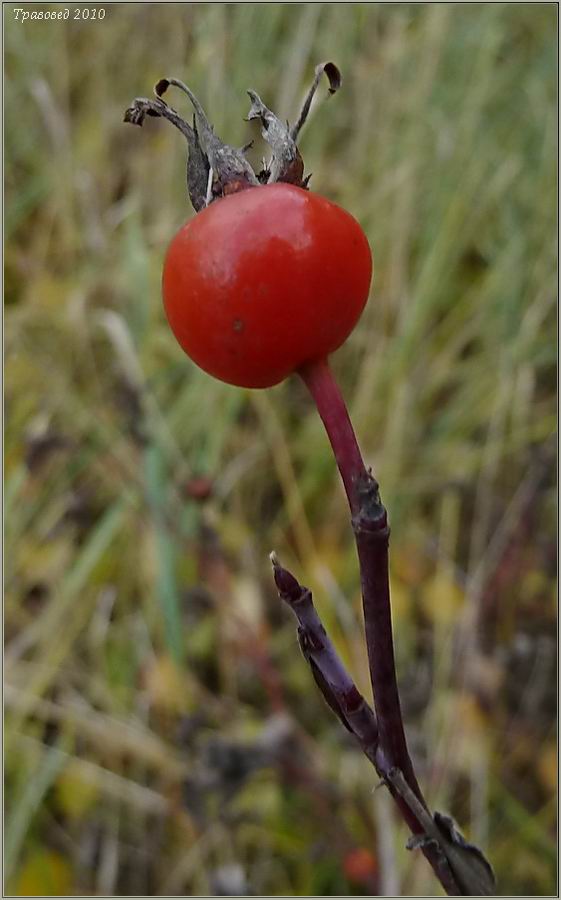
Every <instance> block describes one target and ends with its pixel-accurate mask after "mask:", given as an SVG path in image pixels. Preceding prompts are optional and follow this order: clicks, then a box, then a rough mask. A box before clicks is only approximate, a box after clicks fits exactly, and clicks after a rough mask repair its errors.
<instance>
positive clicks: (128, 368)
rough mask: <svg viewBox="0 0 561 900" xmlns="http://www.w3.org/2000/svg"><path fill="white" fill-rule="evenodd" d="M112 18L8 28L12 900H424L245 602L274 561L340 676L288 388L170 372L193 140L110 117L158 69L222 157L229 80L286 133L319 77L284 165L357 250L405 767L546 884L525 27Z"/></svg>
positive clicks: (341, 623)
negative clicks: (359, 244) (281, 120)
mask: <svg viewBox="0 0 561 900" xmlns="http://www.w3.org/2000/svg"><path fill="white" fill-rule="evenodd" d="M33 8H34V7H27V9H28V10H31V9H33ZM36 8H37V9H39V7H36ZM40 8H41V9H43V10H45V9H56V8H57V7H55V6H52V7H45V6H43V7H40ZM58 8H64V7H58ZM89 8H90V9H93V8H96V9H100V8H103V7H101V6H97V7H93V6H92V7H89ZM71 9H72V10H73V9H74V7H71ZM105 9H106V15H105V19H104V20H103V21H99V20H98V21H73V20H72V18H71V19H70V20H69V21H66V22H29V21H28V22H26V23H24V24H22V23H21V22H16V21H15V20H14V15H13V10H12V8H11V7H10V6H6V5H5V6H4V27H5V32H4V33H5V63H6V74H7V81H6V92H5V116H6V119H5V122H6V128H5V150H6V191H5V227H6V244H5V296H6V311H5V351H6V353H5V357H6V359H5V375H6V391H5V400H6V404H5V409H6V428H5V504H6V505H5V512H6V515H5V549H6V555H5V559H6V564H5V588H6V593H5V641H6V649H5V705H6V712H5V724H6V730H5V780H6V792H5V796H6V832H5V866H6V885H5V887H6V890H7V891H9V892H12V893H14V892H15V893H19V894H22V895H32V894H43V895H45V894H46V895H49V894H51V895H57V894H64V893H88V894H92V893H93V894H95V893H98V894H119V895H132V894H148V895H155V894H187V895H190V894H244V893H253V894H256V895H260V894H273V895H275V894H285V895H304V894H319V895H332V894H347V893H352V894H384V893H385V894H390V895H391V894H393V893H402V894H411V895H413V894H415V895H419V894H420V895H422V894H434V893H438V892H439V890H440V889H439V887H438V886H437V885H436V882H435V880H434V878H433V876H432V873H431V872H430V870H429V869H428V867H427V866H426V863H425V862H424V860H422V859H418V858H417V855H416V854H412V853H407V852H406V851H405V849H404V844H405V840H406V833H405V831H404V829H403V827H402V826H401V824H400V823H399V822H398V821H397V820H396V818H395V816H394V813H393V809H392V808H391V805H390V803H389V801H387V798H386V797H385V796H384V792H383V791H378V792H376V793H375V794H374V793H371V790H372V788H373V787H374V785H375V783H376V779H375V776H374V773H373V771H372V770H371V768H370V767H369V765H368V763H367V762H366V760H365V759H363V758H362V757H361V755H360V753H359V752H358V751H357V749H356V748H355V747H354V745H352V744H351V743H349V741H348V740H347V736H346V735H345V734H343V733H342V730H341V728H340V727H339V725H338V723H337V722H336V721H335V719H334V718H333V716H332V715H331V713H330V711H329V710H328V709H327V708H326V707H325V705H324V704H323V701H322V700H321V699H320V697H319V694H318V693H317V691H316V690H315V689H314V686H313V684H312V682H311V679H310V677H309V673H308V671H307V670H306V666H305V664H304V662H303V660H302V659H301V657H300V655H299V652H298V648H297V644H296V640H295V628H294V622H293V621H292V619H291V617H290V615H289V613H288V612H287V611H286V610H285V609H283V608H281V605H280V601H279V600H278V599H277V597H276V594H275V591H274V590H273V586H272V583H271V582H272V579H271V576H270V571H269V567H268V557H267V554H268V552H269V551H270V550H271V549H272V548H273V547H274V548H275V549H276V550H277V551H278V552H279V554H280V556H281V559H283V561H285V562H286V564H287V565H290V566H291V567H293V569H294V571H295V573H296V574H297V575H299V576H300V577H301V579H302V580H303V581H304V582H305V583H307V584H309V585H310V586H311V587H312V588H313V590H314V592H315V598H316V601H317V606H318V608H319V609H320V611H321V614H322V616H323V617H324V620H325V622H326V624H327V625H328V627H329V628H330V630H331V633H332V635H333V637H334V640H335V642H336V644H337V646H338V648H339V650H340V652H341V654H342V656H343V657H344V659H345V660H346V661H347V663H348V665H349V666H350V668H351V670H352V672H353V674H354V676H355V678H356V680H357V682H358V683H359V685H360V686H361V687H362V689H363V690H365V691H367V690H368V672H367V665H366V654H365V648H364V641H363V635H362V624H361V612H360V597H359V584H358V571H357V564H356V559H355V551H354V547H353V542H352V535H351V531H350V528H349V525H348V521H347V515H346V509H345V501H344V496H343V493H342V490H341V488H340V485H339V483H338V480H337V476H336V471H335V466H334V463H333V461H332V458H331V456H330V453H329V450H328V445H327V441H326V439H325V436H324V434H323V432H322V428H321V425H320V423H319V420H318V418H317V415H316V414H315V413H314V411H313V409H312V408H311V405H310V402H309V400H308V398H307V396H306V394H305V392H304V390H303V388H302V387H301V386H300V384H299V383H298V382H297V380H296V379H292V380H290V381H288V382H287V383H285V384H283V385H281V386H279V387H277V388H275V389H273V390H269V391H266V392H251V391H244V390H238V389H235V388H232V387H229V386H226V385H223V384H220V383H218V382H215V381H213V380H212V379H211V378H210V377H208V376H206V375H205V374H203V373H202V372H200V371H198V370H197V369H196V368H195V367H194V365H192V364H191V363H190V361H189V360H188V359H187V358H186V357H184V356H183V355H182V354H181V352H180V350H179V348H178V346H177V345H176V344H175V342H174V339H173V338H172V336H171V333H170V332H169V331H168V328H167V326H166V324H165V320H164V315H163V311H162V306H161V301H160V271H161V263H162V257H163V254H164V252H165V249H166V246H167V243H168V241H169V240H170V237H171V236H172V234H173V233H174V232H175V230H176V229H177V227H178V226H179V225H180V224H181V223H182V222H183V221H184V220H185V219H186V218H187V217H188V216H189V215H191V212H190V208H189V206H188V203H187V200H186V196H185V186H184V166H185V147H184V144H183V141H182V138H181V137H180V135H179V134H178V133H176V132H174V130H173V129H172V128H171V127H170V126H169V125H168V124H167V123H165V122H163V121H159V120H149V121H147V123H146V124H145V126H144V128H143V129H142V130H140V129H134V128H132V127H131V126H128V125H124V124H123V123H122V117H123V112H124V110H125V108H126V107H127V106H128V105H129V103H130V101H131V100H132V99H133V97H136V96H147V95H148V96H149V95H150V92H151V89H152V85H153V84H154V83H155V81H156V80H157V79H158V78H159V77H161V76H164V75H176V76H177V77H180V78H182V79H184V80H185V81H187V82H188V83H189V84H190V86H191V87H192V88H193V89H194V90H195V92H196V93H197V94H198V95H199V97H200V98H201V100H202V102H203V105H204V106H205V107H206V109H207V111H208V112H209V114H210V118H211V120H212V121H213V122H214V124H215V127H216V129H217V131H218V133H219V134H220V135H222V136H223V137H224V138H225V139H226V140H228V141H230V142H231V143H233V144H237V145H241V144H242V143H244V142H245V141H246V140H247V139H249V138H250V137H256V136H257V135H256V129H255V128H254V127H253V125H251V126H250V125H249V124H247V123H244V122H243V116H245V115H246V114H247V110H248V100H247V96H246V95H245V90H246V89H247V88H248V87H252V88H254V89H256V90H258V91H259V93H260V94H261V96H262V97H263V98H264V100H265V102H267V103H268V104H269V105H270V106H272V107H273V108H274V109H275V110H277V112H278V113H279V114H280V115H281V116H284V117H288V118H290V117H292V118H294V116H295V115H296V112H297V110H298V108H299V103H300V102H301V99H302V97H303V94H304V91H305V89H306V87H307V85H308V84H309V81H310V79H311V76H312V73H313V68H314V66H315V64H316V63H317V62H319V61H321V60H326V59H332V60H334V61H335V62H336V63H337V64H338V65H339V66H340V68H341V70H342V72H343V78H344V84H343V89H342V91H341V92H340V93H339V94H338V95H337V96H336V97H334V98H333V99H331V100H329V101H328V102H327V101H326V100H325V93H326V91H325V85H323V86H322V91H321V101H320V102H318V103H317V104H316V105H315V107H314V111H313V116H312V120H311V121H310V123H309V124H308V126H307V128H306V130H305V132H304V135H303V138H302V141H301V149H302V152H303V155H304V158H305V161H306V169H307V171H312V172H313V179H312V184H311V186H312V189H313V190H316V191H319V192H321V193H323V194H325V195H326V196H327V197H329V198H330V199H332V200H334V201H335V202H338V203H340V204H342V205H344V206H345V207H347V208H348V209H349V210H350V211H352V213H353V214H354V215H355V216H356V217H357V218H358V219H359V221H360V222H361V223H362V225H363V227H364V229H365V230H366V232H367V234H368V237H369V240H370V243H371V246H372V248H373V254H374V261H375V277H374V282H373V288H372V297H371V300H370V303H369V305H368V307H367V310H366V312H365V314H364V316H363V318H362V320H361V323H360V325H359V327H358V328H357V330H356V331H355V333H354V334H353V336H352V337H351V339H350V340H349V341H348V342H347V344H346V346H345V347H344V348H343V349H342V350H341V351H340V352H339V353H338V354H337V355H336V357H335V359H334V366H335V369H336V372H337V375H338V377H339V379H340V381H341V384H342V387H343V390H344V393H345V395H346V397H347V398H348V400H349V404H350V407H351V413H352V417H353V419H354V422H355V426H356V429H357V432H358V435H359V439H360V440H361V443H362V445H363V448H364V451H365V455H366V458H367V460H368V462H369V464H371V465H373V467H374V470H375V472H376V474H377V477H378V479H379V481H380V483H381V486H382V493H383V497H384V499H385V502H386V505H387V506H388V508H389V513H390V519H391V523H392V590H393V608H394V620H395V631H396V652H397V659H398V668H399V677H400V683H401V685H402V691H403V706H404V712H405V717H406V725H407V731H408V736H409V741H410V744H411V750H412V753H413V755H414V757H415V760H416V764H417V767H418V771H419V778H420V781H421V783H422V784H423V785H424V787H425V788H426V793H427V796H428V798H429V801H430V802H431V804H432V805H433V806H435V807H436V808H437V809H442V810H447V811H449V812H450V813H452V814H453V815H454V816H455V817H456V819H457V820H458V822H459V823H460V826H461V827H462V829H463V830H464V831H465V833H466V834H467V835H468V836H471V837H472V838H473V840H475V841H476V842H477V843H479V844H481V845H482V846H483V847H484V848H485V850H486V851H487V852H488V854H489V857H490V858H491V860H492V862H493V864H494V866H495V869H496V872H497V875H498V879H499V886H500V888H499V889H500V893H501V894H507V895H509V894H519V895H520V894H521V895H547V894H553V893H554V892H555V890H556V868H557V866H556V810H557V805H556V789H557V756H556V736H555V715H556V643H555V633H556V619H555V574H556V531H555V517H556V506H555V503H556V495H555V466H556V458H555V440H554V431H555V427H556V395H555V385H556V304H555V299H556V297H555V291H556V281H555V272H556V199H555V198H556V152H557V146H556V133H557V121H556V25H557V10H556V7H555V5H554V4H508V3H507V4H498V3H496V4H493V3H489V4H466V5H453V4H440V5H436V4H418V5H408V4H389V5H386V4H379V5H377V4H370V5H368V4H334V5H328V4H315V5H312V4H295V5H283V4H266V5H259V4H230V5H226V4H214V5H212V4H200V5H197V4H192V5H189V4H187V5H179V4H178V5H170V4H164V5H160V4H149V3H147V4H140V3H138V4H122V5H115V6H113V5H111V6H107V7H105ZM173 102H175V103H177V104H178V106H179V107H180V108H181V109H183V106H181V98H179V99H178V98H173ZM256 146H257V150H256V156H255V159H256V160H258V159H259V155H260V154H261V153H262V152H263V148H262V146H261V145H260V144H259V139H258V140H257V142H256Z"/></svg>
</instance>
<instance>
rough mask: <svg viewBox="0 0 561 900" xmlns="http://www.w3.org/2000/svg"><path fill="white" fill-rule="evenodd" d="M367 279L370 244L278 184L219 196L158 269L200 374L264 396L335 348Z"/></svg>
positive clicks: (332, 213)
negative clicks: (265, 391)
mask: <svg viewBox="0 0 561 900" xmlns="http://www.w3.org/2000/svg"><path fill="white" fill-rule="evenodd" d="M371 276H372V259H371V254H370V248H369V246H368V241H367V239H366V237H365V235H364V232H363V231H362V229H361V227H360V225H359V224H358V222H357V221H356V220H355V219H354V218H353V217H352V216H351V215H350V214H349V213H348V212H346V211H345V210H343V209H341V208H340V207H338V206H336V205H335V204H334V203H330V202H329V201H328V200H326V199H325V198H323V197H321V196H319V195H318V194H313V193H310V192H308V191H306V190H303V189H302V188H300V187H295V186H294V185H289V184H283V183H276V184H270V185H263V186H260V187H251V188H248V189H246V190H243V191H240V192H239V193H235V194H232V195H230V196H226V197H223V198H221V199H219V200H217V201H215V202H214V203H212V204H211V205H210V206H208V207H207V208H206V209H203V210H202V211H201V212H199V213H197V215H196V216H195V217H194V218H193V219H191V220H190V221H189V222H187V224H186V225H185V226H183V228H181V229H180V230H179V231H178V233H177V234H176V235H175V237H174V238H173V240H172V242H171V245H170V247H169V249H168V252H167V256H166V260H165V264H164V273H163V297H164V306H165V310H166V315H167V318H168V320H169V323H170V326H171V328H172V330H173V333H174V334H175V337H176V338H177V340H178V341H179V343H180V344H181V346H182V348H183V349H184V350H185V352H186V353H187V355H188V356H189V357H190V358H191V359H192V360H193V361H194V362H196V363H197V364H198V365H199V366H200V367H201V368H202V369H204V370H205V371H206V372H208V373H210V374H211V375H214V376H215V377H216V378H220V379H221V380H222V381H225V382H228V383H229V384H234V385H238V386H240V387H250V388H265V387H270V386H271V385H274V384H278V383H279V382H280V381H282V380H283V379H284V378H286V376H287V375H289V374H290V373H291V372H294V371H296V370H297V369H300V368H301V367H302V366H303V365H305V364H307V363H310V362H313V361H314V360H319V359H323V358H324V357H326V356H328V355H329V354H330V353H332V352H333V351H334V350H337V348H338V347H340V346H341V344H342V343H343V342H344V341H345V340H346V338H347V337H348V335H349V334H350V333H351V331H352V330H353V328H354V326H355V325H356V323H357V321H358V319H359V317H360V314H361V313H362V310H363V308H364V305H365V303H366V300H367V298H368V291H369V287H370V280H371Z"/></svg>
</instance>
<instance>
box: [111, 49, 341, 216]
mask: <svg viewBox="0 0 561 900" xmlns="http://www.w3.org/2000/svg"><path fill="white" fill-rule="evenodd" d="M323 74H325V75H326V76H327V78H328V80H329V93H330V94H334V93H335V91H337V90H338V89H339V87H340V86H341V73H340V72H339V69H338V68H337V66H336V65H334V63H331V62H327V63H321V64H320V65H319V66H316V70H315V75H314V80H313V82H312V85H311V87H310V89H309V91H308V94H307V96H306V99H305V101H304V104H303V106H302V109H301V111H300V114H299V116H298V119H297V120H296V123H295V124H294V125H293V126H292V127H291V126H290V125H289V124H288V123H284V122H282V121H281V120H280V119H279V118H278V117H277V116H276V115H275V114H274V113H273V112H272V111H271V110H270V109H269V108H268V107H267V106H265V104H264V103H263V101H262V100H261V98H260V97H259V95H258V94H257V93H256V92H255V91H248V94H249V97H250V100H251V108H250V110H249V114H248V116H247V121H252V120H254V119H258V120H259V121H260V122H261V128H262V134H263V137H264V139H265V140H266V141H267V143H268V144H269V146H270V148H271V159H270V160H269V161H268V162H267V163H266V164H265V165H264V167H263V168H262V169H261V171H260V172H257V173H256V172H254V170H253V169H252V167H251V165H250V164H249V162H248V161H247V159H246V157H245V153H246V151H247V150H248V149H249V148H250V147H251V144H247V145H246V146H245V147H242V148H241V149H236V148H235V147H232V146H230V145H229V144H225V143H224V141H222V140H221V139H220V138H219V137H218V136H217V135H216V134H215V133H214V130H213V127H212V125H211V124H210V122H209V120H208V118H207V116H206V113H205V111H204V109H203V108H202V106H201V104H200V103H199V101H198V100H197V98H196V96H195V95H194V94H193V92H192V91H191V89H190V88H189V87H188V86H187V85H186V84H184V83H183V82H182V81H179V80H178V79H177V78H162V79H160V81H158V83H157V84H156V86H155V88H154V93H155V98H154V99H153V100H151V99H148V98H146V97H137V98H136V99H135V100H133V102H132V104H131V105H130V106H129V108H128V109H127V110H126V112H125V117H124V121H125V122H130V123H131V124H132V125H142V124H143V122H144V119H145V117H146V116H155V117H158V118H164V119H167V120H168V121H169V122H171V123H172V125H175V127H176V128H178V129H179V131H181V133H182V134H183V135H184V137H185V138H186V139H187V144H188V147H189V156H188V162H187V188H188V191H189V197H190V198H191V203H192V204H193V207H194V209H195V210H196V211H197V212H198V211H199V210H200V209H203V208H204V207H205V206H208V205H209V204H210V203H212V202H213V200H216V199H218V198H219V197H225V196H227V195H228V194H233V193H236V192H237V191H240V190H244V189H245V188H248V187H255V186H258V185H260V184H273V183H274V182H277V181H282V182H286V183H288V184H295V185H297V186H298V187H302V188H306V187H307V184H308V181H309V178H310V176H309V175H308V176H306V177H305V176H304V162H303V160H302V156H301V154H300V151H299V150H298V146H297V143H296V141H297V138H298V135H299V133H300V131H301V129H302V126H303V125H304V123H305V122H306V119H307V117H308V113H309V111H310V107H311V104H312V99H313V97H314V94H315V93H316V91H317V88H318V86H319V83H320V81H321V78H322V75H323ZM171 86H174V87H177V88H179V90H181V91H183V93H185V94H187V96H188V98H189V100H190V101H191V104H192V106H193V109H194V115H193V122H192V124H189V123H188V122H186V121H185V119H183V118H182V117H181V116H180V115H179V113H177V112H176V111H175V110H174V109H173V108H172V107H171V106H169V104H168V103H166V101H165V100H163V99H162V97H163V95H164V94H165V92H166V91H167V90H168V88H169V87H171Z"/></svg>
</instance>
